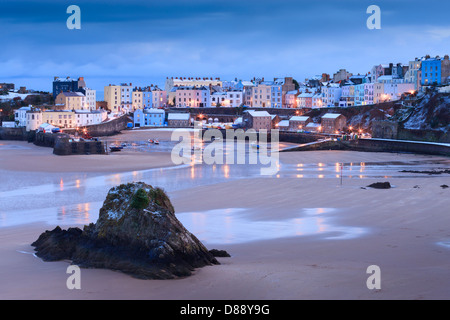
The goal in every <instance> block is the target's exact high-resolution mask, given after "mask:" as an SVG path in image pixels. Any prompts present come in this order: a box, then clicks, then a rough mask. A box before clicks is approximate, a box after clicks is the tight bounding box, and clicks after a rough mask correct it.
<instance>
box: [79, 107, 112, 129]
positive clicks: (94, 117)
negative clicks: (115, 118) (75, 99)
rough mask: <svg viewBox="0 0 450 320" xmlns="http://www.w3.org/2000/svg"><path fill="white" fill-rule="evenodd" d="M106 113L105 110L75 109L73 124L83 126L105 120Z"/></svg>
mask: <svg viewBox="0 0 450 320" xmlns="http://www.w3.org/2000/svg"><path fill="white" fill-rule="evenodd" d="M107 117H108V114H107V112H106V111H105V110H94V111H89V110H75V125H76V126H77V127H84V126H88V125H94V124H99V123H102V122H103V121H105V120H106V118H107Z"/></svg>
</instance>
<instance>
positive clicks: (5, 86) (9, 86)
mask: <svg viewBox="0 0 450 320" xmlns="http://www.w3.org/2000/svg"><path fill="white" fill-rule="evenodd" d="M14 88H15V85H14V83H0V91H11V90H14Z"/></svg>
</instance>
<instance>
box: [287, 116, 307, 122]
mask: <svg viewBox="0 0 450 320" xmlns="http://www.w3.org/2000/svg"><path fill="white" fill-rule="evenodd" d="M308 119H309V117H307V116H293V117H291V118H290V119H289V121H306V120H308Z"/></svg>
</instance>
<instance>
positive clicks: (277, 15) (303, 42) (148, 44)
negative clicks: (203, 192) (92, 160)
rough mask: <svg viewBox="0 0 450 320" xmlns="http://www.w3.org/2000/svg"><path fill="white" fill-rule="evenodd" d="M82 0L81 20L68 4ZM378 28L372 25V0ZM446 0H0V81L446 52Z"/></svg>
mask: <svg viewBox="0 0 450 320" xmlns="http://www.w3.org/2000/svg"><path fill="white" fill-rule="evenodd" d="M71 4H75V5H78V6H79V7H80V8H81V30H69V29H68V28H67V27H66V20H67V18H68V17H69V14H67V13H66V9H67V7H68V6H69V5H71ZM372 4H375V5H378V6H379V7H380V8H381V30H369V29H368V28H367V27H366V21H367V19H368V18H369V16H370V15H369V14H367V13H366V10H367V7H368V6H369V5H372ZM448 12H450V2H449V1H437V0H428V1H417V0H385V1H378V0H370V1H368V0H339V1H338V0H323V1H311V0H310V1H303V0H258V1H256V0H239V1H238V0H228V1H219V0H215V1H213V0H192V1H185V0H166V1H155V0H151V1H134V0H127V1H111V0H108V1H106V0H103V1H95V2H94V1H88V0H86V1H75V0H73V1H65V0H58V1H49V0H41V1H33V0H28V1H22V0H14V1H10V0H0V27H1V32H0V44H1V46H0V82H13V83H15V84H16V87H19V86H26V87H27V88H30V89H36V90H46V91H51V83H52V81H53V77H54V76H60V77H66V76H71V77H74V78H76V77H79V76H84V77H85V80H86V83H87V85H88V86H89V87H91V88H93V89H96V90H99V91H103V87H104V86H105V85H108V84H119V83H123V82H127V83H130V82H131V83H133V85H137V86H144V85H150V84H159V85H162V86H163V85H164V81H165V79H166V77H180V76H185V77H221V79H230V80H232V79H234V78H238V79H251V78H253V77H265V78H266V79H272V78H274V77H284V76H292V77H294V78H295V79H298V80H300V81H303V80H304V79H305V78H307V77H311V76H314V75H317V74H322V73H329V74H331V75H332V74H333V73H335V72H336V71H338V70H339V69H340V68H346V69H347V70H349V71H350V72H353V73H354V74H357V73H361V74H365V73H367V72H368V71H369V70H370V69H371V68H372V66H374V65H376V64H380V63H389V62H393V63H397V62H401V63H408V61H410V60H413V59H414V58H415V57H422V56H424V55H426V54H430V55H432V56H436V55H440V56H443V55H445V54H449V53H450V19H449V14H448Z"/></svg>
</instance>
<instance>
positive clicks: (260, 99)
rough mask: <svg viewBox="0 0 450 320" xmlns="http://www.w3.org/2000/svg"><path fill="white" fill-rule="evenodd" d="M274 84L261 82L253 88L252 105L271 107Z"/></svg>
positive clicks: (255, 106)
mask: <svg viewBox="0 0 450 320" xmlns="http://www.w3.org/2000/svg"><path fill="white" fill-rule="evenodd" d="M271 92H272V86H271V85H270V84H267V83H264V82H262V83H260V84H258V85H257V86H256V87H253V88H252V100H251V106H252V107H254V108H270V107H271V102H272V99H271Z"/></svg>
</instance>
